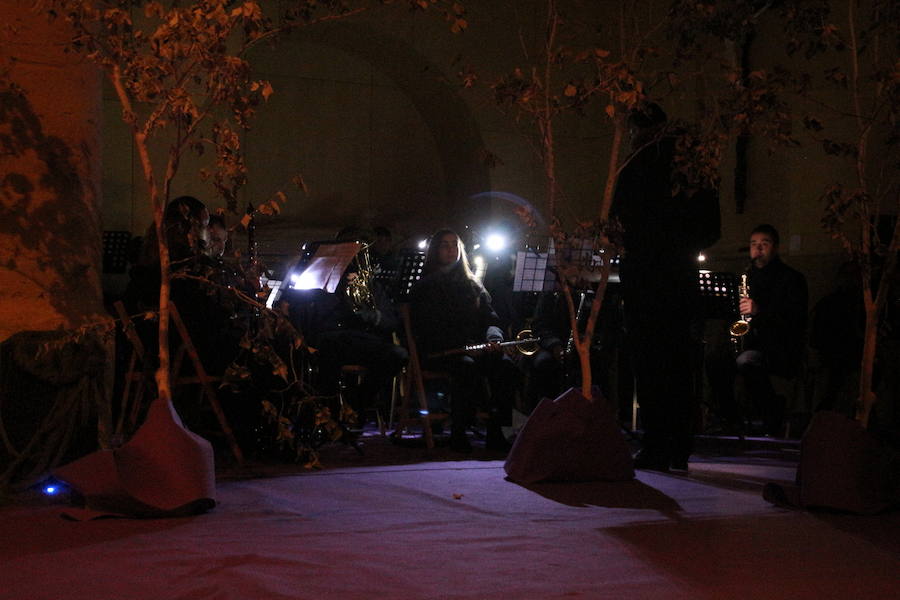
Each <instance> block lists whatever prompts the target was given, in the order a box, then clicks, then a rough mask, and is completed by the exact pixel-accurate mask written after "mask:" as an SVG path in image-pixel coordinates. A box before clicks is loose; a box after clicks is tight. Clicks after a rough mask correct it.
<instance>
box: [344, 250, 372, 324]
mask: <svg viewBox="0 0 900 600" xmlns="http://www.w3.org/2000/svg"><path fill="white" fill-rule="evenodd" d="M355 260H356V265H357V271H356V276H355V277H348V278H347V288H346V290H345V292H346V294H347V298H348V299H349V300H350V304H351V305H352V306H353V310H354V312H358V311H360V310H362V309H364V308H368V309H374V308H375V294H374V292H373V291H372V281H373V278H374V276H375V272H374V271H373V270H372V263H371V261H370V260H369V244H362V247H361V248H360V250H359V252H358V253H357V255H356V259H355Z"/></svg>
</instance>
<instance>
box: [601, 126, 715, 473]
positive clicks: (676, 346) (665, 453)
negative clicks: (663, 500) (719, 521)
mask: <svg viewBox="0 0 900 600" xmlns="http://www.w3.org/2000/svg"><path fill="white" fill-rule="evenodd" d="M673 158H674V140H673V139H672V138H663V139H662V140H660V141H659V142H657V143H654V144H651V145H649V146H647V147H644V148H643V149H642V150H640V151H639V152H638V154H637V155H636V156H634V157H633V158H632V159H631V160H630V162H629V163H628V164H627V165H626V166H625V168H624V169H623V170H622V173H621V174H620V176H619V180H618V183H617V187H616V196H615V201H614V205H613V214H614V215H615V216H617V217H618V219H619V221H620V222H621V223H622V226H623V229H624V237H623V242H624V246H625V254H624V256H623V258H622V262H621V268H620V277H621V281H622V296H623V302H624V310H625V328H626V336H627V345H628V347H629V348H630V350H631V355H632V357H631V363H632V365H633V370H634V376H635V384H636V392H637V398H638V403H639V404H640V408H641V423H642V427H643V430H644V437H643V446H644V452H645V453H646V454H647V455H653V456H654V459H658V460H656V461H655V462H658V463H660V464H661V463H666V464H668V461H669V459H670V458H671V459H672V462H678V463H680V462H682V461H686V459H687V456H688V455H689V454H690V452H691V446H692V420H693V413H694V410H693V407H694V402H695V394H694V390H693V369H694V365H693V357H694V355H695V354H696V353H695V352H694V349H695V344H696V342H695V341H694V340H693V338H692V326H693V323H694V320H695V317H697V316H699V315H696V314H695V311H696V308H697V306H698V302H697V299H698V298H697V297H698V283H697V262H696V260H697V253H698V252H699V251H700V250H702V249H703V248H705V247H707V246H709V245H711V244H712V243H714V242H715V241H716V240H717V239H718V238H719V235H720V220H719V206H718V195H717V193H716V192H715V191H714V190H700V191H698V192H696V193H694V194H693V195H691V196H688V195H687V194H686V193H684V192H681V193H679V194H677V195H674V196H673V193H672V192H673V182H674V173H673V164H674V163H673Z"/></svg>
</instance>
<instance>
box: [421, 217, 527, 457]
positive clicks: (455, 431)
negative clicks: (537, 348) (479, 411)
mask: <svg viewBox="0 0 900 600" xmlns="http://www.w3.org/2000/svg"><path fill="white" fill-rule="evenodd" d="M410 308H411V316H412V326H413V331H414V333H415V336H416V341H417V343H418V345H419V352H420V353H421V355H422V357H423V358H424V361H425V362H426V364H427V365H428V366H429V368H436V369H439V370H442V371H447V372H449V373H450V376H451V418H452V423H453V424H452V429H451V436H450V446H451V448H453V449H454V450H457V451H462V452H468V451H470V450H471V444H470V443H469V440H468V437H467V435H466V429H467V427H468V426H469V425H470V423H471V422H472V421H473V416H474V409H475V407H476V406H477V405H481V406H482V407H483V408H486V409H488V410H489V411H490V414H491V418H490V421H489V422H488V426H487V434H488V436H487V446H488V448H489V449H508V447H509V446H508V442H507V441H506V439H505V438H504V437H503V434H502V431H501V428H500V426H501V425H506V424H509V420H510V419H511V407H512V394H513V390H514V388H515V377H516V373H517V372H516V368H515V365H514V364H513V363H512V361H511V360H510V358H509V357H508V356H506V355H504V354H502V353H501V352H497V351H491V350H488V351H486V352H482V353H480V354H478V355H475V356H472V355H468V354H453V355H450V356H443V357H437V356H436V355H439V354H441V353H442V352H445V351H447V350H454V349H457V348H462V347H464V346H468V345H472V344H481V343H485V342H498V343H499V342H501V341H503V332H502V330H501V329H500V327H499V326H498V324H499V322H500V319H499V317H498V316H497V313H496V312H494V309H493V308H492V307H491V297H490V294H488V292H487V290H485V289H484V286H482V285H481V282H479V281H478V279H477V278H476V277H475V275H474V274H473V273H472V269H471V268H470V267H469V261H468V258H467V257H466V251H465V247H464V245H463V243H462V240H460V238H459V236H458V235H457V234H456V232H454V231H453V230H450V229H441V230H440V231H438V232H437V233H435V234H434V235H433V236H432V237H431V240H430V241H429V243H428V251H427V254H426V257H425V266H424V269H423V274H422V279H420V280H419V282H418V283H416V285H415V286H414V287H413V289H412V291H411V293H410ZM429 357H431V358H429ZM483 377H487V379H488V381H489V383H490V398H486V397H485V396H484V394H483V389H484V386H483V385H481V380H482V378H483Z"/></svg>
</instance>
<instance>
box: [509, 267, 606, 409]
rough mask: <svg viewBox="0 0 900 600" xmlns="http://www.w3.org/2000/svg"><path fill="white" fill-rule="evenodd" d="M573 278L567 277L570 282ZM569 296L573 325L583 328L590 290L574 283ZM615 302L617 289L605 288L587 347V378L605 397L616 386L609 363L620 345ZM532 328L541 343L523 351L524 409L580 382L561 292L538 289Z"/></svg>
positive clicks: (579, 372)
mask: <svg viewBox="0 0 900 600" xmlns="http://www.w3.org/2000/svg"><path fill="white" fill-rule="evenodd" d="M575 283H576V282H575V281H574V280H573V281H571V284H572V285H574V284H575ZM572 296H573V302H574V308H575V310H576V314H577V319H576V320H577V322H578V327H579V330H583V329H584V327H585V326H586V324H587V320H588V316H589V313H590V311H591V305H592V304H593V301H594V291H593V290H587V291H584V292H578V291H577V290H576V289H574V288H573V289H572ZM618 302H619V295H618V292H617V291H616V290H613V289H611V288H607V290H606V295H605V297H604V300H603V305H602V307H601V309H600V314H599V315H598V320H597V323H596V325H595V326H594V336H593V341H592V343H591V347H590V353H591V378H592V381H593V382H594V385H596V386H598V387H599V388H600V390H601V393H602V394H603V395H604V397H606V398H613V397H615V396H618V395H619V393H618V392H619V390H614V389H611V388H612V385H611V384H612V383H613V372H612V369H613V368H614V366H615V359H616V355H617V353H619V352H620V350H621V346H622V342H621V340H620V338H621V335H622V324H621V322H620V321H621V318H620V311H619V306H618ZM531 329H532V331H533V334H534V336H535V337H538V338H540V340H541V341H540V343H539V345H540V349H539V350H538V351H537V352H536V353H535V354H534V355H532V356H526V357H525V360H524V361H523V363H522V366H523V368H524V369H525V370H526V371H527V373H528V379H527V382H526V385H525V390H524V393H523V396H524V403H525V406H524V408H525V409H526V410H527V411H528V412H529V413H530V412H531V411H532V410H534V408H535V407H536V406H537V404H538V403H539V402H540V400H541V399H542V398H551V399H552V398H556V397H557V396H559V395H560V394H561V393H562V392H563V391H565V389H566V388H568V387H570V386H577V385H580V380H581V369H580V366H579V364H578V360H579V359H578V353H577V351H576V350H575V348H574V346H573V345H572V344H571V343H570V341H571V330H572V327H571V320H570V317H569V309H568V306H567V304H566V299H565V296H564V295H563V293H562V292H543V293H541V295H540V297H539V298H538V301H537V305H536V306H535V309H534V316H533V319H532V322H531Z"/></svg>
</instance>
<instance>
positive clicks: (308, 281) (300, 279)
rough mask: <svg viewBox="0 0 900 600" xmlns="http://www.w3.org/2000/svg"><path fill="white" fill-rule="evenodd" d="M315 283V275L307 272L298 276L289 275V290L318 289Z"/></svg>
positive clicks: (295, 274)
mask: <svg viewBox="0 0 900 600" xmlns="http://www.w3.org/2000/svg"><path fill="white" fill-rule="evenodd" d="M317 283H318V282H317V281H316V277H315V275H313V274H312V273H310V271H308V270H307V271H304V272H303V273H300V274H299V275H298V274H297V273H291V288H293V289H295V290H311V289H315V288H316V287H318V286H317Z"/></svg>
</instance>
